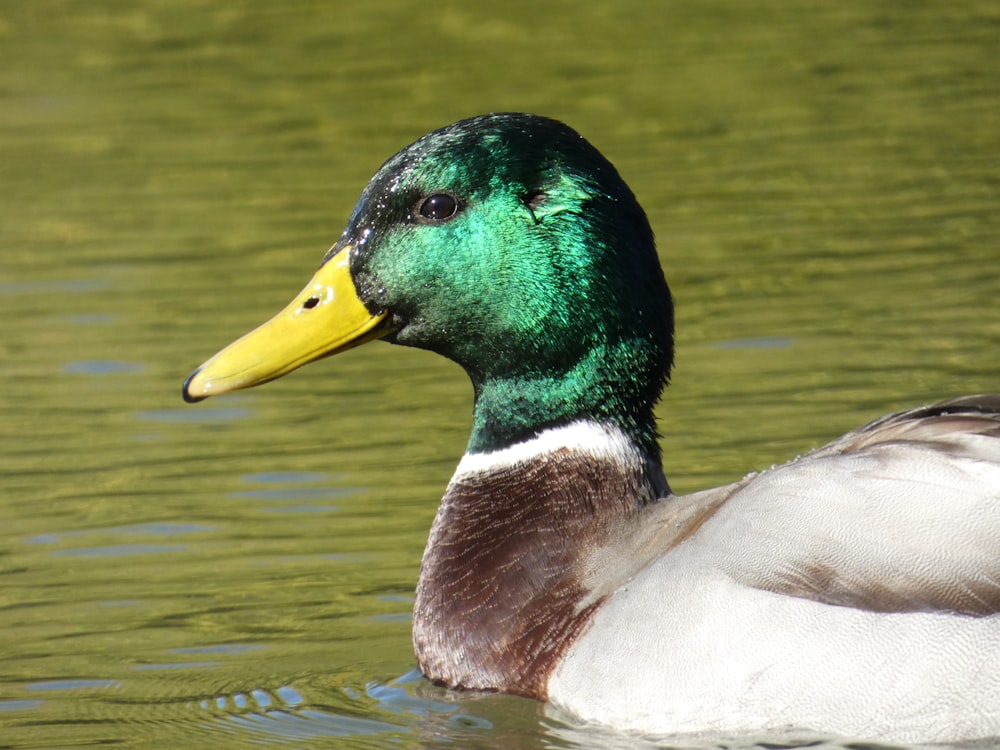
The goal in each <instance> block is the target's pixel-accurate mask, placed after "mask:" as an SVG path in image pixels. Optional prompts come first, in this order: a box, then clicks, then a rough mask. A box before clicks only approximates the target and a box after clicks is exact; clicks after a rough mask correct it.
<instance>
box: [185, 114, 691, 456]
mask: <svg viewBox="0 0 1000 750" xmlns="http://www.w3.org/2000/svg"><path fill="white" fill-rule="evenodd" d="M326 262H327V263H328V264H332V263H339V264H340V265H343V266H347V267H348V268H349V272H350V277H351V279H352V281H353V285H354V287H355V290H356V294H357V296H358V298H359V299H360V300H361V302H362V303H363V304H364V307H365V309H366V310H367V312H368V313H369V314H370V315H369V316H365V315H361V317H363V318H365V319H366V321H367V320H370V321H371V323H370V324H369V323H368V322H365V323H364V326H367V327H364V326H362V328H363V330H361V328H359V329H358V330H359V331H360V333H357V334H351V336H353V337H354V338H352V339H351V340H350V341H349V342H347V343H344V341H342V340H340V339H338V343H337V344H336V345H324V348H323V350H322V351H319V350H318V349H317V352H318V353H312V354H309V356H308V358H316V357H318V356H323V355H325V354H328V353H331V352H332V351H339V350H341V349H343V348H346V346H348V345H350V344H353V343H355V340H367V339H370V338H374V337H377V336H383V337H385V338H386V339H388V340H390V341H393V342H395V343H398V344H404V345H407V346H416V347H421V348H424V349H429V350H431V351H435V352H438V353H440V354H442V355H444V356H446V357H448V358H450V359H452V360H454V361H455V362H457V363H458V364H459V365H461V366H462V367H463V368H465V370H466V372H468V374H469V376H470V378H471V379H472V383H473V386H474V388H475V395H476V405H475V416H474V426H473V434H472V437H471V439H470V445H469V448H470V450H474V451H482V450H491V449H495V448H500V447H504V446H506V445H509V444H512V443H514V442H517V441H519V440H522V439H525V438H527V437H531V436H532V435H534V434H535V433H537V432H538V431H539V430H541V429H544V428H546V427H550V426H557V425H560V424H565V423H568V422H571V421H574V420H576V419H581V418H587V419H594V420H597V421H609V422H612V423H614V424H616V425H618V426H619V427H621V428H623V429H624V430H626V432H628V433H629V434H631V435H633V437H634V438H635V439H636V440H637V442H639V444H640V445H642V446H643V447H644V448H645V449H647V451H648V452H649V453H650V455H658V452H657V449H656V439H655V438H656V435H655V432H656V431H655V426H654V420H653V406H654V404H655V402H656V400H657V399H658V398H659V395H660V392H661V391H662V389H663V386H664V385H665V383H666V380H667V377H668V374H669V371H670V366H671V360H672V355H673V341H672V338H673V309H672V305H671V301H670V293H669V290H668V289H667V285H666V282H665V281H664V278H663V273H662V271H661V270H660V266H659V262H658V260H657V257H656V251H655V246H654V242H653V236H652V232H651V230H650V228H649V223H648V221H647V220H646V217H645V214H644V213H643V211H642V209H641V208H640V207H639V205H638V203H637V202H636V199H635V196H634V195H633V194H632V192H631V190H629V188H628V186H627V185H626V184H625V183H624V181H623V180H622V179H621V177H620V176H619V175H618V173H617V171H616V170H615V168H614V167H613V166H612V165H611V164H610V163H609V162H608V161H607V160H606V159H605V158H604V157H603V156H602V155H601V154H600V153H599V152H598V151H597V150H596V149H595V148H594V147H593V146H591V145H590V144H589V143H588V142H587V141H585V140H584V139H583V138H582V137H581V136H580V135H578V134H577V133H576V132H574V131H573V130H572V129H570V128H569V127H567V126H566V125H563V124H562V123H559V122H556V121H554V120H549V119H546V118H542V117H536V116H532V115H524V114H492V115H484V116H481V117H475V118H471V119H468V120H463V121H461V122H458V123H455V124H453V125H449V126H448V127H445V128H442V129H440V130H437V131H434V132H433V133H430V134H428V135H426V136H424V137H423V138H421V139H419V140H418V141H416V142H415V143H413V144H412V145H411V146H408V147H407V148H405V149H403V150H402V151H400V152H399V153H398V154H396V155H395V156H393V157H392V158H391V159H389V160H388V161H387V162H386V163H385V164H384V165H383V166H382V168H381V169H379V171H378V173H377V174H376V175H375V176H374V177H373V178H372V180H371V182H370V183H369V184H368V186H367V187H366V188H365V190H364V192H363V193H362V195H361V198H360V200H359V201H358V203H357V206H356V207H355V209H354V212H353V214H352V215H351V218H350V220H349V221H348V224H347V228H346V229H345V230H344V233H343V236H342V237H341V239H340V241H339V242H338V243H337V245H336V246H335V247H334V248H333V250H331V251H330V254H329V255H328V258H327V261H326ZM321 272H322V269H321ZM324 283H325V282H324ZM314 286H316V285H314ZM310 288H311V287H310V286H307V287H306V289H305V290H303V295H302V296H301V299H299V300H296V302H293V304H292V305H290V306H289V308H288V310H290V311H292V312H294V313H295V314H296V315H299V314H301V313H304V312H306V311H307V310H310V309H312V307H316V306H317V305H318V304H319V303H318V302H316V301H315V300H316V298H317V295H316V294H313V295H312V296H311V297H310V296H309V290H310ZM316 288H319V287H318V286H316ZM320 296H322V295H320ZM322 301H323V302H325V299H324V300H322ZM310 303H312V307H310ZM359 325H361V324H359ZM251 335H253V334H251ZM220 356H221V355H220ZM299 359H303V358H302V357H300V358H299ZM299 359H297V360H296V361H295V363H293V364H292V365H291V366H290V367H286V368H285V369H283V370H282V371H281V372H277V374H271V375H269V376H267V377H258V378H257V381H255V382H260V381H262V380H265V379H272V378H273V377H278V376H280V375H281V374H284V372H287V371H288V370H289V369H294V367H297V366H298V365H299V364H302V363H303V362H302V361H299ZM213 362H214V360H213ZM209 364H211V363H207V364H206V366H205V367H208V365H209ZM202 369H205V368H202ZM199 373H201V370H199ZM199 373H196V374H195V375H193V376H192V379H195V378H200V379H201V380H200V381H199V383H197V384H196V385H197V386H198V387H197V388H193V389H189V390H186V391H185V393H186V395H187V396H188V397H189V398H192V399H196V398H198V397H203V396H204V395H209V394H210V393H213V392H220V391H221V389H222V387H221V386H220V387H219V390H212V389H211V386H210V385H206V386H205V387H204V388H203V387H202V386H201V382H202V381H204V382H205V383H207V381H208V379H209V378H208V376H207V375H200V374H199ZM220 382H221V381H220ZM191 383H192V380H189V385H190V384H191ZM248 384H252V383H250V382H243V381H241V382H240V383H239V384H237V385H235V386H232V387H245V386H246V385H248ZM226 389H231V388H226Z"/></svg>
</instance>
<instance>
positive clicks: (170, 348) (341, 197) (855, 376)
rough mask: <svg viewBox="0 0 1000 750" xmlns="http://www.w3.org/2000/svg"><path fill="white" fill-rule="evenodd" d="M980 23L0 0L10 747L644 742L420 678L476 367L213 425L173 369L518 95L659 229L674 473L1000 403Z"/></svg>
mask: <svg viewBox="0 0 1000 750" xmlns="http://www.w3.org/2000/svg"><path fill="white" fill-rule="evenodd" d="M998 40H1000V13H998V11H997V8H996V5H995V3H991V2H980V3H977V2H963V3H952V4H947V3H934V2H928V3H909V4H906V5H905V6H901V5H899V4H893V3H883V2H874V3H873V2H867V1H862V0H847V1H845V2H838V3H814V2H806V1H805V0H798V1H796V0H788V1H787V2H756V3H739V2H701V1H700V0H699V1H698V2H695V1H694V0H691V1H690V2H684V1H679V0H672V1H671V2H665V3H660V4H650V3H647V2H642V1H640V0H619V1H618V2H616V3H608V2H579V1H578V2H563V1H557V2H550V3H537V2H524V1H523V0H514V2H508V3H505V4H503V5H502V7H501V6H497V8H496V9H487V7H486V6H485V5H483V6H481V7H480V6H477V5H475V4H472V3H457V2H451V0H443V1H442V2H438V3H433V4H427V3H406V2H400V1H399V0H370V2H368V3H365V4H363V5H361V4H359V5H357V6H356V7H352V6H349V5H348V4H346V3H344V4H329V5H326V4H322V3H315V2H309V1H307V0H293V1H291V2H286V3H275V4H265V3H253V2H231V3H207V2H200V1H197V0H171V2H135V3H129V4H124V3H118V2H110V1H108V0H104V1H103V2H102V1H101V0H91V1H90V2H88V3H86V4H83V3H72V2H54V1H50V0H37V1H35V2H31V3H17V4H6V5H5V6H4V7H3V8H2V9H0V60H2V62H3V64H2V65H0V153H2V157H0V196H2V203H0V248H2V250H0V314H2V316H3V321H4V333H3V337H2V339H0V353H2V355H0V415H2V418H0V482H2V484H0V745H2V746H3V747H9V748H28V747H31V748H40V747H73V746H90V745H98V744H101V745H112V744H114V745H119V746H125V747H217V748H224V747H245V746H247V745H249V744H258V743H265V744H266V743H273V744H275V745H288V746H294V747H331V746H332V747H344V748H365V747H402V748H438V747H442V748H443V747H449V748H454V747H460V748H471V747H476V748H512V747H516V748H531V747H546V748H549V747H556V748H579V747H639V746H640V744H641V743H640V741H639V740H637V739H635V738H621V737H616V736H615V735H608V734H603V733H600V732H597V731H596V730H592V729H588V728H585V727H576V726H574V725H573V724H572V722H571V721H568V720H566V719H565V717H558V716H554V715H551V714H550V713H549V712H547V711H546V709H545V707H544V706H541V705H539V704H536V703H533V702H531V701H527V700H522V699H518V698H511V697H503V696H494V695H474V694H455V693H449V692H447V691H445V690H441V689H438V688H436V687H433V686H431V685H429V684H427V683H426V682H425V681H423V680H422V679H421V678H420V677H419V675H418V674H416V673H415V672H414V669H413V668H414V658H413V654H412V651H411V646H410V622H409V616H410V610H411V605H412V593H413V587H414V584H415V581H416V576H417V570H418V565H419V561H420V555H421V552H422V550H423V544H424V540H425V538H426V533H427V529H428V527H429V525H430V521H431V518H432V517H433V514H434V510H435V506H436V502H437V500H438V498H439V497H440V495H441V492H442V490H443V488H444V485H445V484H446V482H447V480H448V477H449V476H450V473H451V471H452V469H453V468H454V466H455V464H456V462H457V460H458V458H459V456H460V455H461V452H462V450H463V447H464V444H465V440H466V437H467V431H468V429H469V407H470V391H469V387H468V385H467V382H466V380H465V378H464V375H463V374H462V373H461V372H460V371H459V370H458V369H457V368H456V367H455V366H453V365H451V364H449V363H448V362H445V361H443V360H439V359H437V358H435V357H434V356H432V355H429V354H426V353H423V352H417V351H410V350H404V349H402V348H399V347H392V346H390V345H387V344H375V345H371V346H368V347H365V348H363V349H360V350H357V351H354V352H350V353H348V354H346V355H343V356H341V357H338V358H336V359H333V360H327V361H324V362H322V363H319V364H316V365H312V366H311V367H308V368H306V369H304V370H303V371H302V372H300V373H296V374H295V375H294V376H292V377H290V378H287V379H285V380H282V381H280V382H278V383H275V384H272V385H270V386H267V387H265V388H262V389H258V390H255V391H251V392H246V393H241V394H236V395H233V396H230V397H224V398H218V399H215V400H213V401H210V402H208V403H207V404H203V405H199V406H197V407H193V406H188V405H185V404H183V403H182V402H181V400H180V384H181V382H182V380H183V378H184V377H185V376H186V375H187V374H188V373H189V372H190V371H191V369H192V368H193V367H194V366H196V365H197V364H199V363H200V362H201V361H202V360H204V359H205V358H206V357H207V356H209V355H210V354H212V353H214V352H215V351H216V350H217V349H218V348H220V347H221V346H222V345H224V344H226V343H228V342H229V341H230V340H232V339H233V338H234V337H236V336H237V335H239V334H241V333H243V332H244V331H246V330H249V328H251V327H252V326H254V325H256V324H257V323H259V322H261V321H262V320H263V319H264V318H266V317H268V316H269V315H270V314H272V313H273V312H274V311H276V310H277V309H278V308H279V307H280V306H282V305H284V304H285V302H286V301H287V300H288V299H289V298H290V297H291V295H292V294H293V293H295V292H297V291H298V290H299V289H300V288H301V285H302V284H303V283H304V282H305V280H306V279H307V278H308V277H309V275H310V274H311V272H312V270H313V269H314V268H315V266H316V264H317V263H318V261H319V259H320V258H321V257H322V255H323V252H324V251H325V250H326V248H327V247H328V246H329V245H330V244H331V243H332V241H333V240H334V239H335V238H336V237H337V236H338V235H339V233H340V230H341V228H342V223H343V221H344V220H345V219H346V217H347V215H348V213H349V211H350V209H351V207H352V206H353V204H354V201H355V199H356V197H357V194H358V192H359V191H360V190H361V188H362V187H363V185H364V183H365V181H366V180H367V178H368V177H369V176H370V175H371V174H372V173H373V172H374V170H375V169H376V168H377V167H378V165H379V164H381V162H382V160H384V159H385V158H386V157H388V156H389V155H390V154H392V153H393V152H394V151H396V150H397V149H398V148H400V147H402V146H404V145H406V144H407V143H409V142H410V141H411V140H413V139H414V138H416V137H417V136H419V135H421V134H422V133H424V132H426V131H428V130H430V129H432V128H435V127H438V126H441V125H443V124H446V123H448V122H451V121H453V120H456V119H459V118H461V117H464V116H469V115H472V114H476V113H479V112H485V111H491V110H524V111H533V112H538V113H540V114H547V115H549V116H553V117H557V118H559V119H562V120H565V121H567V122H569V123H570V124H571V125H573V126H574V127H575V128H577V129H578V130H580V131H581V132H582V133H583V134H584V135H586V136H587V137H588V138H589V139H590V140H591V141H592V142H593V143H594V144H595V145H597V146H598V148H600V149H601V150H602V151H604V152H605V153H606V154H607V155H608V156H609V157H610V158H611V159H612V161H614V162H615V163H616V165H617V166H618V167H619V169H620V171H621V172H622V174H623V175H624V176H625V178H626V179H627V180H628V181H629V182H630V184H631V185H632V186H633V188H634V189H635V191H636V193H637V195H638V196H639V198H640V201H641V202H642V203H643V205H644V206H645V207H646V209H647V211H648V213H649V215H650V218H651V220H652V223H653V226H654V229H655V230H656V232H657V236H658V240H659V247H660V254H661V258H662V260H663V264H664V267H665V269H666V271H667V276H668V279H669V280H670V282H671V285H672V288H673V290H674V293H675V295H676V298H677V304H678V355H677V368H676V370H675V373H674V385H673V386H672V387H671V389H670V390H669V391H668V394H667V396H666V398H665V399H664V402H663V403H662V405H661V407H660V411H659V414H660V416H661V418H662V431H663V432H664V435H665V437H664V441H663V445H664V449H665V452H666V465H667V470H668V475H669V476H670V478H671V480H672V483H673V485H674V486H675V489H678V490H680V491H690V490H693V489H696V488H699V487H706V486H710V485H714V484H719V483H722V482H725V481H729V480H732V479H735V478H737V477H739V476H741V475H742V474H744V473H745V472H747V471H748V470H751V469H758V468H762V467H766V466H768V465H770V464H771V463H774V462H777V461H781V460H785V459H788V458H790V457H792V456H794V455H796V454H797V453H801V452H803V451H805V450H807V449H808V448H810V447H813V446H816V445H818V444H820V443H822V442H825V441H826V440H828V439H830V438H832V437H834V436H836V435H838V434H840V433H842V432H843V431H846V430H847V429H850V428H851V427H854V426H857V425H859V424H861V423H863V422H864V421H866V420H869V419H871V418H874V417H876V416H878V415H880V414H882V413H885V412H887V411H890V410H893V409H897V408H903V407H905V406H909V405H915V404H919V403H923V402H927V401H932V400H936V399H940V398H945V397H949V396H955V395H959V394H963V393H974V392H980V391H996V390H998V389H1000V377H998V370H1000V303H998V300H1000V274H998V268H1000V211H998V210H997V208H998V199H1000V77H998V76H997V74H996V71H997V67H998V65H1000V42H998ZM821 740H822V741H826V742H829V744H831V745H838V744H844V743H846V742H847V740H846V739H844V738H815V737H808V736H800V735H790V736H785V737H770V738H702V739H700V740H698V741H697V742H695V741H694V740H690V739H689V740H678V741H676V742H673V743H672V746H678V745H680V746H687V745H692V744H699V745H703V746H705V745H707V746H715V745H725V746H726V747H734V746H751V745H754V744H756V743H758V742H766V743H770V746H774V745H775V744H783V745H784V746H793V745H796V744H801V743H806V742H812V741H821ZM648 746H649V747H654V746H663V743H654V742H650V743H649V745H648ZM854 746H855V747H859V745H854Z"/></svg>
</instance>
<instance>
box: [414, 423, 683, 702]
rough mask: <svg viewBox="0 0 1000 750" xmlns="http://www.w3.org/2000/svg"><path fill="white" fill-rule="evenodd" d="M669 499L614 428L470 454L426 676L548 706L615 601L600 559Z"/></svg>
mask: <svg viewBox="0 0 1000 750" xmlns="http://www.w3.org/2000/svg"><path fill="white" fill-rule="evenodd" d="M666 491H667V486H666V481H665V480H664V478H663V473H662V471H661V469H660V465H659V461H658V460H655V461H653V460H650V459H649V457H648V456H647V455H646V454H645V453H644V451H643V450H642V449H641V448H640V447H639V446H637V445H636V444H635V442H634V441H633V440H632V439H631V438H630V437H629V436H628V435H627V434H626V433H624V432H623V431H622V430H620V429H618V428H617V427H615V426H613V425H607V424H599V423H595V422H586V421H584V422H575V423H572V424H570V425H567V426H563V427H559V428H554V429H550V430H546V431H543V432H542V433H540V434H539V435H538V436H537V437H535V438H533V439H530V440H527V441H525V442H522V443H519V444H516V445H513V446H510V447H508V448H505V449H503V450H498V451H494V452H489V453H483V452H478V453H475V452H474V453H467V454H466V456H465V457H464V458H463V460H462V462H461V463H460V464H459V467H458V469H457V471H456V473H455V476H454V477H453V478H452V481H451V483H450V484H449V486H448V490H447V492H446V494H445V496H444V499H443V500H442V502H441V505H440V507H439V508H438V513H437V516H436V518H435V520H434V525H433V528H432V529H431V533H430V537H429V539H428V542H427V548H426V550H425V551H424V559H423V564H422V567H421V573H420V581H419V584H418V586H417V598H416V604H415V607H414V629H413V632H414V645H415V648H416V652H417V656H418V659H419V662H420V666H421V669H422V670H423V671H424V673H425V674H426V675H427V676H428V677H429V678H430V679H432V680H434V681H436V682H439V683H442V684H445V685H448V686H450V687H461V688H471V689H480V690H500V691H503V692H510V693H517V694H521V695H527V696H531V697H534V698H539V699H545V698H546V693H547V683H548V677H549V674H550V673H551V671H552V670H553V669H554V668H555V666H556V664H557V663H558V660H559V658H560V656H561V655H562V654H563V652H564V651H565V649H566V648H568V646H569V645H571V644H572V642H573V640H574V638H575V636H576V634H577V633H578V632H579V631H580V630H581V628H583V626H584V625H585V624H586V623H587V621H588V620H589V618H590V616H591V615H592V614H593V612H594V611H595V610H596V609H597V608H598V607H599V606H600V605H601V603H602V601H603V598H602V595H601V594H600V593H599V592H598V590H596V589H595V587H594V581H593V572H594V570H593V569H594V561H593V558H592V557H591V555H592V553H593V552H594V551H595V550H599V549H601V548H603V547H605V546H606V545H607V544H608V543H609V541H610V540H611V539H612V538H613V537H614V536H615V535H617V534H621V533H624V531H625V530H627V529H629V528H630V527H631V526H632V525H633V523H634V521H635V519H636V517H637V516H638V514H639V512H640V510H641V509H642V507H643V506H645V505H646V504H648V503H650V502H652V501H653V500H655V499H656V498H657V497H658V496H660V495H662V494H664V493H665V492H666Z"/></svg>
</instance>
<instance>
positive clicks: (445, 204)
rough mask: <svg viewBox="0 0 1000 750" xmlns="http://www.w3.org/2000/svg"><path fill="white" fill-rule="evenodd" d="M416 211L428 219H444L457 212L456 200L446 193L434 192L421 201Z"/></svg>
mask: <svg viewBox="0 0 1000 750" xmlns="http://www.w3.org/2000/svg"><path fill="white" fill-rule="evenodd" d="M417 213H419V214H420V217H421V218H423V219H427V220H428V221H445V220H447V219H450V218H451V217H452V216H454V215H455V214H457V213H458V201H457V200H455V197H454V196H452V195H448V193H434V194H433V195H429V196H427V197H426V198H424V199H423V201H421V203H420V208H418V209H417Z"/></svg>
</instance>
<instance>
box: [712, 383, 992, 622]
mask: <svg viewBox="0 0 1000 750" xmlns="http://www.w3.org/2000/svg"><path fill="white" fill-rule="evenodd" d="M709 527H713V529H714V533H711V536H712V537H714V538H715V539H718V538H719V537H716V536H715V534H717V533H718V534H722V535H723V537H725V538H727V539H728V540H731V543H728V544H723V545H718V544H716V545H713V548H714V549H716V550H717V551H716V552H714V553H713V556H714V558H715V563H716V564H717V565H719V566H720V567H721V568H722V569H723V570H724V571H725V572H726V573H727V574H729V575H730V576H732V577H733V578H734V579H736V580H738V581H739V582H741V583H743V584H745V585H748V586H752V587H755V588H759V589H763V590H767V591H772V592H775V593H780V594H786V595H789V596H796V597H802V598H806V599H812V600H815V601H819V602H824V603H827V604H833V605H840V606H845V607H855V608H858V609H866V610H872V611H879V612H913V611H942V612H951V613H959V614H963V615H969V616H986V615H992V614H996V613H998V612H1000V395H991V396H971V397H965V398H961V399H956V400H953V401H947V402H943V403H940V404H935V405H933V406H926V407H921V408H918V409H912V410H910V411H906V412H900V413H898V414H893V415H890V416H887V417H883V418H881V419H879V420H877V421H875V422H872V423H871V424H868V425H866V426H865V427H862V428H860V429H858V430H855V431H854V432H851V433H849V434H847V435H845V436H844V437H842V438H840V439H838V440H836V441H834V442H833V443H830V444H829V445H827V446H825V447H823V448H820V449H819V450H817V451H814V452H813V453H810V454H808V455H806V456H803V457H801V458H799V459H796V460H795V461H792V462H790V463H788V464H785V465H783V466H778V467H775V468H773V469H771V470H768V471H766V472H763V473H761V474H760V475H758V476H756V477H755V478H753V479H752V480H751V481H749V482H747V483H746V484H745V485H743V486H742V487H740V489H739V490H737V491H736V492H735V493H733V494H732V495H731V496H730V497H729V498H728V499H727V500H726V501H725V503H724V504H723V505H722V506H721V507H720V508H719V509H718V510H717V511H716V512H715V513H714V514H713V516H712V517H711V519H710V520H709V521H707V522H706V523H705V525H704V528H703V530H704V531H705V532H709ZM699 535H700V534H699Z"/></svg>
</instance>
